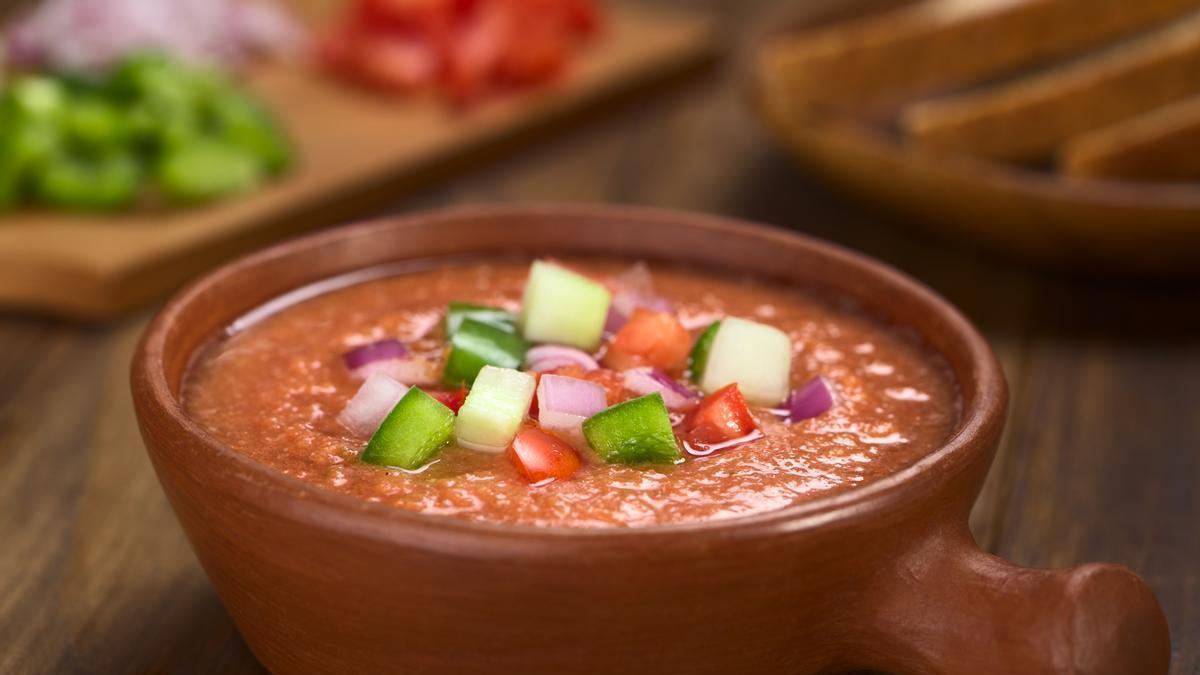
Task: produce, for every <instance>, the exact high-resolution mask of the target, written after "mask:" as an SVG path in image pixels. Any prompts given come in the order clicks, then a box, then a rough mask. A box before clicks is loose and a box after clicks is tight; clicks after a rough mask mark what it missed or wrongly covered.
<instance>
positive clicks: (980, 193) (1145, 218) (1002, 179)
mask: <svg viewBox="0 0 1200 675" xmlns="http://www.w3.org/2000/svg"><path fill="white" fill-rule="evenodd" d="M898 4H903V3H900V2H897V0H802V1H801V0H791V1H790V2H784V3H780V4H779V5H777V6H776V7H775V8H774V9H773V10H772V11H770V12H768V13H767V14H765V15H764V16H762V17H760V19H759V20H758V21H757V22H756V26H755V27H754V30H752V31H751V37H750V38H749V39H747V40H746V41H745V47H744V49H743V50H742V54H741V58H740V61H741V68H740V69H739V72H740V74H741V76H742V82H743V84H744V90H745V92H746V95H747V98H748V99H749V100H750V102H751V105H752V107H753V109H754V111H755V112H756V113H757V116H758V118H759V119H760V120H761V121H762V123H763V125H764V127H765V128H766V129H767V130H768V132H769V133H770V134H771V135H772V136H773V138H774V139H775V140H776V141H778V142H779V144H780V145H781V146H782V147H783V148H785V149H786V150H787V151H788V152H789V153H790V154H791V156H792V157H793V158H794V159H795V160H796V161H797V162H798V163H799V164H800V165H802V166H803V167H804V168H805V169H806V170H808V171H810V172H811V173H812V174H814V175H816V176H818V177H819V178H821V179H822V180H824V181H825V182H827V183H829V184H830V185H832V186H834V187H836V188H838V189H839V190H840V191H842V192H844V193H846V194H848V195H850V196H852V197H854V198H856V199H861V200H862V201H864V202H866V203H871V204H875V205H877V206H880V207H883V208H885V209H888V210H891V211H894V212H896V213H899V214H902V215H904V216H906V221H907V224H911V225H912V226H914V227H919V228H924V229H926V230H930V231H933V232H935V233H937V234H940V235H944V236H948V237H952V238H956V239H963V240H967V241H970V242H973V243H975V244H977V245H980V246H983V247H986V248H988V249H990V250H995V251H1000V252H1004V253H1006V254H1009V255H1012V256H1016V257H1021V258H1025V259H1029V260H1032V261H1034V262H1037V263H1039V264H1042V265H1045V266H1049V267H1054V268H1064V269H1071V270H1075V271H1086V272H1089V273H1105V274H1112V273H1117V274H1121V275H1139V276H1150V277H1162V278H1168V279H1177V278H1194V277H1195V276H1196V275H1197V273H1200V266H1198V265H1197V264H1196V258H1197V255H1198V254H1200V185H1197V184H1195V183H1150V182H1135V181H1121V180H1102V179H1083V178H1067V177H1063V176H1059V175H1056V174H1055V173H1053V172H1051V171H1049V170H1042V169H1038V168H1025V167H1022V166H1018V165H1012V164H1005V163H1001V162H997V161H990V160H985V159H978V158H974V157H971V156H968V155H964V154H958V153H955V152H952V151H945V150H939V149H937V148H931V147H926V146H923V145H920V144H916V143H911V142H908V141H907V140H906V139H905V138H904V137H903V135H902V134H901V133H900V132H898V131H897V130H895V129H894V124H893V122H892V120H891V119H890V117H887V116H882V117H881V116H880V111H876V110H865V109H864V110H848V109H835V108H832V107H814V106H809V105H806V104H804V103H802V102H798V101H796V100H794V98H793V97H790V96H789V95H788V87H787V86H786V84H785V80H786V76H785V75H784V74H783V73H781V72H778V69H777V68H775V66H774V64H773V63H772V62H771V60H770V59H767V58H764V56H763V53H764V52H763V50H764V48H765V47H767V46H768V45H769V44H770V43H771V41H772V40H773V39H775V38H779V37H786V36H789V35H791V34H794V33H796V32H797V31H800V30H803V29H804V28H807V27H812V26H816V25H820V24H825V23H831V22H836V21H840V20H843V19H845V18H848V17H853V16H860V15H863V14H867V13H870V12H871V11H873V10H875V9H879V8H889V7H895V6H896V5H898ZM879 75H880V74H876V73H872V72H869V71H861V72H860V71H856V70H853V69H851V68H847V72H846V73H845V77H847V78H863V79H865V80H867V81H866V82H864V83H863V85H862V87H863V88H864V89H870V88H871V82H870V78H874V77H878V76H879ZM880 85H882V86H886V83H885V82H880Z"/></svg>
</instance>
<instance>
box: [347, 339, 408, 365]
mask: <svg viewBox="0 0 1200 675" xmlns="http://www.w3.org/2000/svg"><path fill="white" fill-rule="evenodd" d="M406 356H408V347H406V346H404V343H403V342H401V341H399V340H395V339H391V338H389V339H386V340H378V341H376V342H371V343H368V344H365V345H359V346H357V347H355V348H354V349H351V350H350V351H348V352H346V353H345V354H342V360H343V361H345V362H346V367H347V368H349V369H350V370H357V369H358V368H362V367H363V366H365V365H367V364H370V363H375V362H376V361H386V360H388V359H402V358H404V357H406Z"/></svg>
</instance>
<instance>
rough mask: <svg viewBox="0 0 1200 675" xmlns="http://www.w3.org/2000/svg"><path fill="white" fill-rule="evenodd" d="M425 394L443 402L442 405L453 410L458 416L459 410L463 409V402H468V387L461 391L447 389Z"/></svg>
mask: <svg viewBox="0 0 1200 675" xmlns="http://www.w3.org/2000/svg"><path fill="white" fill-rule="evenodd" d="M425 393H427V394H429V395H430V396H432V397H433V398H434V399H436V400H437V401H439V402H441V403H442V405H444V406H446V407H447V408H449V409H451V410H453V411H454V414H455V415H457V414H458V409H459V408H461V407H462V404H463V401H465V400H467V388H466V387H461V388H459V389H452V390H449V391H447V390H445V389H435V390H433V391H429V390H426V392H425Z"/></svg>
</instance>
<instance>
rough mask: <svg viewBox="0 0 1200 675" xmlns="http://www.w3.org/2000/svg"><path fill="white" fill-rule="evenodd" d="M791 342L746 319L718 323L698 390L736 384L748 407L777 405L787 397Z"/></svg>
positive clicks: (773, 331)
mask: <svg viewBox="0 0 1200 675" xmlns="http://www.w3.org/2000/svg"><path fill="white" fill-rule="evenodd" d="M791 370H792V341H791V339H790V338H788V336H787V334H786V333H784V332H783V331H781V330H779V329H778V328H775V327H773V326H766V325H763V324H761V323H755V322H754V321H747V320H746V319H738V318H735V317H730V318H726V319H724V320H723V321H722V322H721V326H720V328H718V329H717V332H716V335H714V336H713V340H712V346H711V347H710V348H709V350H708V359H707V363H705V364H704V374H703V375H702V376H701V377H700V380H699V385H700V389H702V390H703V391H704V393H706V394H711V393H713V392H714V391H716V390H718V389H720V388H721V387H724V386H725V385H727V384H730V383H732V382H736V383H737V384H738V388H739V389H741V391H742V395H743V396H745V397H746V400H747V401H749V402H750V403H751V404H752V405H763V406H772V405H778V404H779V403H780V402H781V401H783V399H784V398H786V397H787V394H788V383H789V382H790V380H791Z"/></svg>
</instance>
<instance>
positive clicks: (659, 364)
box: [604, 309, 691, 372]
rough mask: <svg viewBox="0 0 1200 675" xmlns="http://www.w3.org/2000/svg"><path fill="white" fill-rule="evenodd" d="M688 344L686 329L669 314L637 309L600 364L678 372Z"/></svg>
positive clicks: (681, 367)
mask: <svg viewBox="0 0 1200 675" xmlns="http://www.w3.org/2000/svg"><path fill="white" fill-rule="evenodd" d="M690 345H691V337H690V336H688V332H687V329H686V328H684V327H683V325H682V324H680V323H679V320H678V319H676V318H675V317H674V316H673V315H671V314H668V313H666V312H651V311H649V310H645V309H637V310H634V312H633V316H632V317H630V319H629V322H628V323H626V324H625V325H624V326H622V327H621V330H619V331H617V334H616V336H615V337H613V341H612V343H611V344H609V346H608V351H607V352H606V353H605V355H604V365H606V366H608V367H610V368H614V369H616V370H626V369H628V368H637V367H639V366H650V367H654V368H660V369H662V370H665V371H667V372H681V371H683V369H684V367H685V366H686V365H687V358H688V348H689V347H690Z"/></svg>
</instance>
